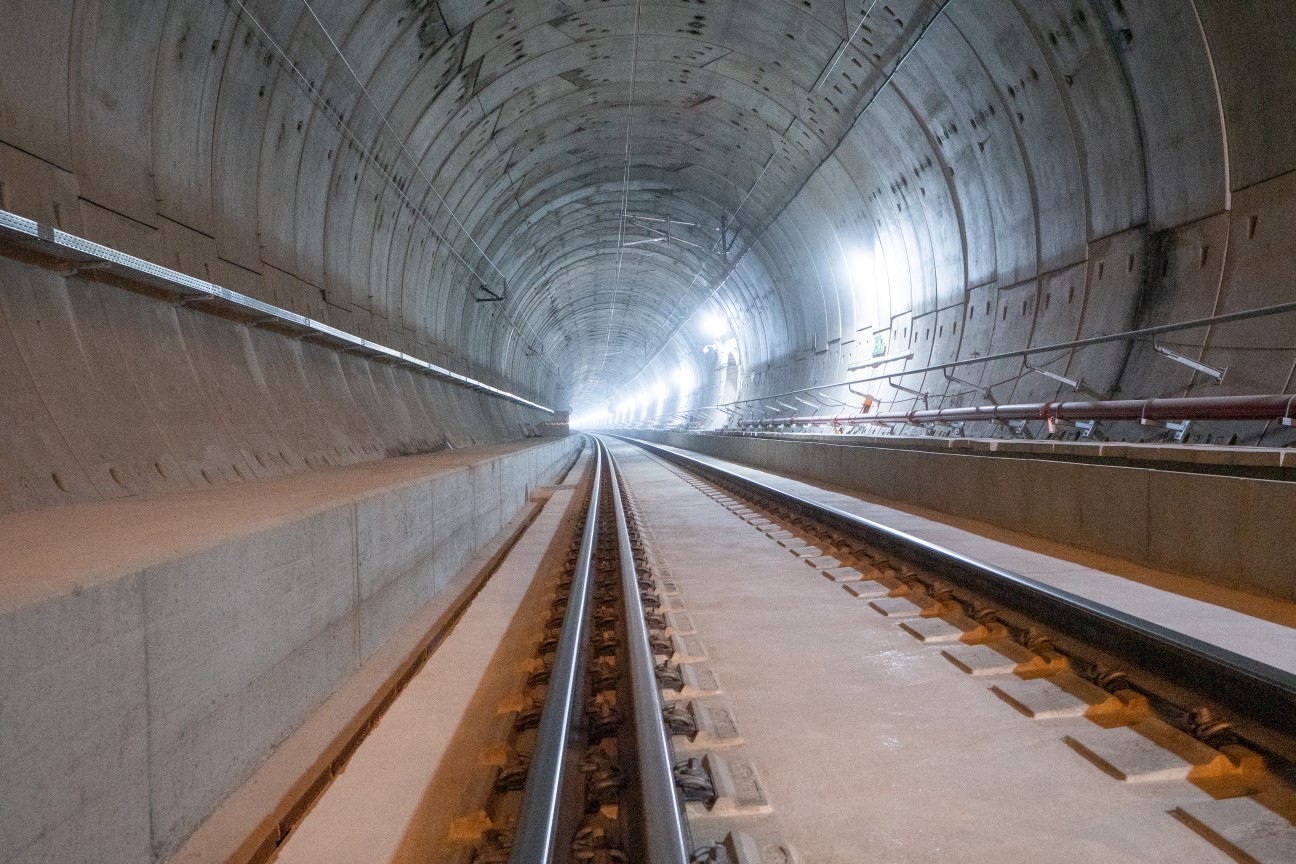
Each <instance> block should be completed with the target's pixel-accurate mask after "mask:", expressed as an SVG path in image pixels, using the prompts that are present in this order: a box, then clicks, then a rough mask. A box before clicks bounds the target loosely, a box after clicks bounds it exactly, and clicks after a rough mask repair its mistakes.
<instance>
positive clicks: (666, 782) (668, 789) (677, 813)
mask: <svg viewBox="0 0 1296 864" xmlns="http://www.w3.org/2000/svg"><path fill="white" fill-rule="evenodd" d="M599 446H600V448H602V450H603V451H604V452H605V453H606V454H607V460H608V473H609V475H610V476H611V479H612V503H613V507H614V509H615V511H616V530H617V544H618V547H619V549H620V553H621V554H620V558H621V590H622V592H623V593H624V594H625V618H626V649H627V650H626V653H627V655H628V658H629V661H630V662H629V667H630V668H629V673H630V693H631V710H632V712H633V716H632V722H633V729H634V736H635V742H634V746H635V755H636V757H637V760H636V761H637V767H638V774H639V796H640V802H639V803H640V807H641V813H642V816H643V846H644V858H643V861H644V862H645V864H688V861H689V853H688V849H689V842H688V832H687V829H686V828H685V827H684V819H683V813H682V809H681V807H680V800H679V792H678V790H677V789H676V787H675V778H674V775H673V773H672V770H671V745H670V740H669V739H668V738H667V736H666V726H665V724H664V723H663V722H662V704H661V691H660V690H659V689H658V684H657V672H656V662H655V659H656V658H655V657H654V655H653V651H652V648H651V645H650V643H649V640H648V623H647V621H646V620H645V619H644V608H643V600H642V599H641V598H640V596H639V573H638V571H637V570H636V568H635V562H634V550H633V549H631V547H630V529H629V526H628V525H627V524H626V516H625V506H624V504H622V502H621V495H620V492H619V490H620V478H619V476H618V473H617V467H616V461H615V460H614V459H613V458H612V453H611V452H610V451H609V450H608V449H607V448H606V446H604V445H603V444H602V442H600V443H599Z"/></svg>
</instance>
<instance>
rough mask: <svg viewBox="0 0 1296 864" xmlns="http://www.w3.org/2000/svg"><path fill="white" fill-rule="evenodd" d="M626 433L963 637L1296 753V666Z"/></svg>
mask: <svg viewBox="0 0 1296 864" xmlns="http://www.w3.org/2000/svg"><path fill="white" fill-rule="evenodd" d="M621 440H623V441H626V442H627V443H631V444H634V445H635V446H637V447H640V448H642V449H644V450H645V451H647V452H649V453H652V454H653V455H654V456H656V457H658V458H660V459H663V460H665V461H666V462H669V463H670V464H672V465H675V466H677V467H679V468H681V469H683V470H684V471H686V472H688V473H689V474H692V475H695V476H697V477H699V478H702V479H704V480H706V481H707V482H709V483H711V484H713V485H715V486H717V487H719V488H721V489H724V490H726V491H728V492H729V493H731V494H733V495H735V496H736V497H738V498H740V499H742V500H743V501H744V502H745V503H747V504H748V505H749V506H751V507H754V508H757V509H758V510H759V511H760V512H762V513H764V514H766V515H768V516H769V517H771V518H772V519H775V520H778V521H779V523H780V524H786V525H791V526H795V527H797V528H798V529H799V530H800V531H801V532H802V533H803V534H805V535H806V537H807V538H808V539H810V540H813V541H814V542H815V543H816V544H818V546H820V547H821V548H822V549H823V550H827V551H836V552H839V553H840V554H841V557H842V558H844V559H847V560H854V561H858V562H859V563H861V564H862V565H863V566H864V567H865V568H867V570H868V571H869V572H872V573H875V574H881V573H882V572H883V571H886V572H889V573H890V574H891V575H890V577H889V578H886V581H885V582H882V583H878V584H879V585H881V586H882V587H886V588H887V589H888V590H887V592H886V593H887V596H890V597H904V596H910V597H912V598H913V599H916V600H919V601H921V604H922V605H923V608H924V610H925V613H924V617H927V618H929V619H931V618H940V616H942V615H944V616H945V617H946V618H950V619H952V621H955V622H956V623H952V624H951V626H953V627H955V628H956V629H960V630H962V632H963V634H964V635H963V638H964V639H965V640H967V639H969V637H968V636H967V634H969V633H970V634H978V635H973V636H971V637H970V641H975V642H979V643H982V644H984V643H986V642H992V641H1000V642H1001V644H1005V645H1006V644H1007V643H1012V644H1015V645H1018V646H1020V647H1021V648H1023V649H1026V650H1033V649H1040V650H1047V651H1048V653H1049V654H1050V655H1051V656H1054V657H1056V658H1057V659H1058V661H1061V660H1062V659H1063V658H1064V657H1065V658H1066V660H1067V663H1068V665H1072V666H1075V667H1076V668H1077V669H1078V670H1080V671H1081V672H1082V673H1083V674H1084V675H1085V676H1086V677H1088V678H1089V679H1090V680H1091V681H1093V682H1095V683H1097V684H1098V685H1099V686H1101V687H1102V688H1103V689H1105V690H1110V691H1112V692H1114V693H1127V694H1129V696H1130V697H1134V696H1135V695H1137V696H1140V697H1143V698H1145V699H1147V700H1149V702H1150V704H1151V705H1152V707H1154V708H1155V710H1156V711H1157V712H1159V713H1160V714H1162V715H1164V717H1165V718H1166V719H1168V720H1170V721H1171V722H1172V723H1173V724H1174V725H1176V726H1178V727H1180V728H1182V729H1183V730H1185V731H1188V732H1190V733H1191V734H1194V735H1195V736H1197V737H1200V738H1201V739H1202V740H1203V741H1206V742H1210V741H1211V740H1213V739H1214V740H1225V739H1227V740H1228V741H1230V742H1237V741H1244V742H1245V743H1246V744H1247V745H1249V746H1251V747H1254V748H1256V749H1257V750H1260V751H1263V752H1264V753H1265V754H1266V755H1267V756H1268V757H1269V758H1270V759H1271V760H1272V762H1273V764H1274V765H1275V766H1277V767H1279V768H1280V770H1284V771H1285V770H1286V767H1285V766H1286V765H1287V764H1290V763H1292V762H1296V758H1294V757H1296V675H1293V674H1291V673H1290V672H1287V671H1285V670H1283V669H1278V668H1275V667H1273V666H1270V665H1267V664H1265V663H1261V662H1259V661H1257V660H1254V659H1252V658H1250V657H1244V656H1242V655H1240V654H1237V653H1234V652H1232V651H1229V650H1226V649H1224V648H1220V647H1218V646H1216V645H1211V644H1209V643H1206V642H1203V641H1201V640H1199V639H1195V638H1193V637H1191V636H1187V635H1184V634H1182V633H1178V632H1175V631H1173V630H1171V629H1168V628H1166V627H1163V626H1160V625H1158V624H1155V623H1152V622H1150V621H1145V620H1142V619H1140V618H1137V617H1135V616H1133V615H1130V614H1127V613H1125V612H1122V611H1119V610H1117V609H1113V608H1111V607H1109V606H1105V605H1103V604H1101V603H1096V602H1094V601H1092V600H1089V599H1086V598H1083V597H1080V596H1078V595H1075V594H1072V593H1070V592H1067V591H1063V590H1061V589H1058V588H1055V587H1053V586H1051V585H1046V584H1044V583H1042V582H1038V581H1036V580H1033V579H1029V578H1027V577H1025V576H1022V575H1020V574H1018V573H1013V572H1011V571H1008V570H1005V569H1002V568H999V567H994V566H991V565H989V564H986V563H984V562H981V561H977V560H975V559H972V558H969V557H967V556H964V555H960V554H958V553H955V552H952V551H950V550H948V549H944V548H941V547H940V546H938V545H936V544H933V543H930V542H928V541H926V540H922V539H920V538H917V537H913V536H910V535H907V534H905V533H903V532H901V531H897V530H895V529H893V528H889V527H887V526H884V525H881V524H878V523H876V522H873V521H870V520H868V519H865V518H863V517H861V516H857V515H855V514H852V513H847V512H845V511H843V510H839V509H836V508H834V507H831V506H828V505H826V504H822V503H819V502H816V501H812V500H809V499H807V498H803V497H800V496H798V495H794V494H792V493H790V492H786V491H783V490H781V489H777V488H775V487H773V486H770V485H767V484H764V483H760V482H757V481H755V480H753V479H751V478H749V477H746V476H743V475H742V474H740V473H738V472H735V471H730V470H726V469H724V468H722V467H719V466H717V465H715V464H712V463H710V462H708V461H706V460H702V459H696V458H694V457H691V456H688V455H685V454H683V453H680V452H678V451H675V450H671V449H669V448H664V447H660V446H658V445H655V444H652V443H650V442H646V441H640V440H637V439H631V438H621ZM870 581H873V580H870ZM911 602H912V601H911ZM916 605H917V604H916ZM947 623H950V622H947ZM960 625H961V626H960Z"/></svg>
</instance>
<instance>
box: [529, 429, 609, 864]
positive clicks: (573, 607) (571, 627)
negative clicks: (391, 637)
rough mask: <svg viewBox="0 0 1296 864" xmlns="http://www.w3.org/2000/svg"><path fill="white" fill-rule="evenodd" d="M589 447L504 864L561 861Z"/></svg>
mask: <svg viewBox="0 0 1296 864" xmlns="http://www.w3.org/2000/svg"><path fill="white" fill-rule="evenodd" d="M599 446H600V445H599V444H598V442H597V441H595V451H594V452H595V458H594V490H593V492H592V493H591V494H590V503H589V511H588V513H587V515H586V517H585V530H584V533H583V534H582V535H581V546H580V553H579V554H578V556H577V558H576V571H575V573H574V574H573V576H572V584H571V594H570V596H569V598H568V600H567V614H566V615H565V616H564V618H563V626H562V631H561V632H560V634H559V637H558V649H557V652H556V653H555V654H554V661H553V669H552V671H551V672H550V673H549V691H548V693H546V694H545V701H544V707H543V708H542V710H541V714H540V727H539V730H538V732H537V735H536V750H535V754H534V755H533V756H532V758H531V765H530V767H529V768H528V769H527V779H526V786H525V787H524V788H523V792H522V808H521V811H520V812H519V814H518V821H517V826H516V828H515V829H514V832H513V848H512V850H511V852H510V853H509V864H552V862H554V861H556V860H565V858H566V856H565V855H562V856H558V855H557V854H556V853H557V851H558V850H557V849H556V844H557V842H558V839H559V838H558V836H557V835H558V829H559V818H558V817H559V809H560V806H561V798H562V791H563V779H564V774H565V769H566V768H567V767H568V764H567V763H568V761H569V760H568V759H567V755H568V749H569V748H568V742H569V741H570V739H571V738H572V737H573V733H574V732H575V731H576V730H577V728H578V726H579V725H580V722H581V713H582V704H583V701H584V700H583V691H584V688H585V660H586V658H587V657H588V654H589V652H588V651H587V650H586V644H587V643H588V641H589V631H590V617H591V616H590V612H591V606H592V602H591V599H592V587H593V581H594V580H593V576H592V571H593V560H594V546H595V544H596V543H597V542H598V513H599V491H600V488H601V486H602V480H603V460H602V459H601V458H600V456H599V450H598V447H599Z"/></svg>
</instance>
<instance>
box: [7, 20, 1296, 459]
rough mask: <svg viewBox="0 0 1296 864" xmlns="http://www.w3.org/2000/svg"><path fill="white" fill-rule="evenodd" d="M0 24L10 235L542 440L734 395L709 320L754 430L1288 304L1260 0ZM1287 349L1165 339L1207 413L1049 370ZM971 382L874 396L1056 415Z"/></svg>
mask: <svg viewBox="0 0 1296 864" xmlns="http://www.w3.org/2000/svg"><path fill="white" fill-rule="evenodd" d="M704 7H705V8H704ZM7 13H8V19H9V21H10V22H11V26H10V27H7V28H6V29H5V32H4V33H3V34H0V49H2V50H3V56H5V57H6V58H8V59H7V62H6V69H5V71H6V74H5V76H4V77H3V79H2V80H0V184H2V185H0V189H2V193H0V194H2V197H3V200H4V202H5V206H6V207H7V208H8V209H12V210H14V211H17V212H20V213H22V214H24V215H28V216H31V217H33V218H37V219H39V220H41V221H43V222H47V223H50V224H58V225H61V226H62V227H64V228H66V229H67V230H70V231H73V232H75V233H82V234H84V235H86V236H89V237H90V238H91V239H95V240H98V241H101V242H104V243H106V244H108V245H112V246H115V247H118V248H122V249H124V250H125V251H128V252H132V253H135V254H139V255H142V256H143V257H146V258H149V259H150V260H154V261H157V262H159V263H162V264H165V265H167V266H175V267H178V268H179V269H181V270H183V271H185V272H188V273H191V274H194V275H197V276H200V277H202V278H209V277H210V278H211V279H212V280H214V281H216V282H218V283H221V284H225V285H228V286H229V287H231V288H234V289H235V290H239V291H243V292H245V293H248V294H251V295H253V296H256V297H260V298H263V299H267V300H270V301H271V302H275V303H277V304H279V305H283V306H286V307H288V308H291V309H294V310H296V311H300V312H302V313H303V314H310V315H312V317H317V318H319V319H321V320H324V321H326V322H328V323H331V324H334V325H336V326H339V327H341V328H342V329H346V330H349V331H352V332H357V333H359V334H360V335H363V336H366V337H369V338H373V339H375V340H376V341H379V342H384V343H387V344H392V345H394V346H396V347H398V348H402V349H404V350H409V351H410V353H413V354H416V355H418V356H423V357H426V358H427V359H430V360H433V361H434V362H442V363H444V364H445V365H449V366H451V367H452V368H456V369H459V370H461V371H465V372H468V373H469V374H476V375H477V376H478V377H482V378H484V379H486V380H488V381H489V382H490V383H495V384H498V385H501V386H505V387H506V388H507V389H513V390H516V391H517V392H520V393H522V394H523V395H526V396H529V397H530V398H534V399H537V400H539V401H541V402H545V403H553V404H554V405H555V406H556V407H566V406H567V405H568V404H572V405H574V406H575V407H576V408H577V409H586V408H590V407H594V406H596V405H598V404H601V403H602V402H603V401H605V400H610V401H611V403H612V404H614V405H615V404H616V403H617V401H618V400H619V399H621V398H623V397H624V396H625V395H628V394H633V393H636V392H646V391H648V390H650V389H651V388H652V385H653V384H654V382H663V383H669V382H671V381H672V379H673V376H674V373H675V372H676V370H677V368H678V367H679V366H681V365H684V366H686V367H687V368H688V369H689V370H690V371H691V372H692V376H693V377H694V378H695V379H696V380H698V381H700V382H702V386H701V387H699V388H697V389H696V390H694V391H692V392H691V393H689V394H685V395H684V396H683V397H678V396H677V395H675V394H672V395H671V396H670V398H669V400H668V404H666V405H664V406H662V407H664V408H675V407H687V406H688V405H692V404H707V403H709V402H711V401H714V400H716V399H717V398H721V397H724V396H726V395H728V396H732V395H734V392H729V393H727V394H726V393H724V392H720V391H719V390H718V388H717V387H716V383H717V377H718V376H717V375H716V369H715V362H714V356H715V355H713V354H703V350H702V349H703V347H704V345H705V344H706V343H707V342H708V341H709V339H710V338H711V337H709V336H707V335H706V334H704V333H703V332H702V330H701V328H699V327H698V326H697V317H698V316H697V315H696V314H695V313H696V312H698V311H699V310H703V311H707V310H709V311H714V312H717V313H719V314H721V315H722V317H723V318H724V319H725V320H726V322H727V326H728V327H729V328H730V329H731V330H732V334H733V336H734V337H735V338H736V340H737V344H738V354H739V358H740V361H741V366H740V369H739V371H740V372H741V380H740V382H738V383H739V384H740V387H738V388H737V392H740V393H741V394H742V395H745V396H752V395H760V394H763V393H773V392H779V391H782V390H786V389H789V388H792V387H797V386H805V385H809V384H816V383H828V382H831V381H835V380H840V379H841V378H842V377H843V376H844V374H845V369H846V367H848V366H849V365H851V364H853V363H858V362H862V361H864V360H868V359H870V358H871V357H872V356H873V353H874V345H875V341H877V342H878V344H880V345H881V346H883V348H882V350H883V352H884V353H885V354H887V355H891V354H903V353H908V352H910V351H911V352H913V357H912V358H910V359H907V360H897V361H894V362H892V363H890V364H887V365H885V366H883V367H880V368H879V369H878V370H876V371H878V372H888V373H896V372H901V371H903V370H904V369H905V368H915V367H919V366H923V365H926V364H928V363H936V362H940V361H944V360H949V359H953V358H967V357H972V356H977V355H984V354H986V353H989V352H994V351H999V350H1003V349H1007V348H1016V347H1021V346H1025V345H1032V344H1043V343H1049V342H1054V341H1061V340H1066V339H1068V338H1074V337H1077V336H1085V335H1091V334H1094V333H1099V332H1112V331H1116V330H1121V329H1126V328H1129V327H1132V326H1135V325H1139V324H1146V323H1156V322H1163V321H1171V320H1180V319H1183V318H1188V317H1195V316H1199V315H1206V314H1211V313H1214V312H1224V311H1232V310H1237V309H1243V308H1250V307H1253V306H1258V305H1264V304H1266V303H1271V302H1275V301H1278V300H1282V299H1291V298H1292V297H1293V296H1296V293H1293V292H1296V288H1294V287H1293V286H1292V283H1291V280H1290V279H1289V278H1287V274H1288V273H1290V272H1291V269H1292V266H1293V264H1296V242H1294V241H1293V239H1292V238H1293V232H1292V231H1291V230H1290V228H1291V226H1292V225H1293V223H1296V213H1293V212H1292V210H1293V208H1294V207H1296V204H1293V202H1294V201H1296V195H1293V194H1292V193H1293V190H1294V187H1296V179H1293V178H1294V177H1296V175H1294V174H1293V169H1296V132H1293V130H1292V127H1291V124H1290V123H1289V122H1288V118H1289V117H1290V116H1291V115H1292V113H1293V110H1294V109H1296V69H1294V68H1293V65H1294V64H1292V63H1290V62H1289V60H1290V46H1291V44H1293V42H1296V10H1294V9H1293V8H1292V6H1291V4H1289V3H1287V2H1285V0H1162V2H1156V3H1152V2H1147V0H1131V2H1122V0H1035V2H1030V3H1024V2H1018V0H980V2H970V0H952V2H943V0H896V2H893V3H872V2H867V3H866V2H863V0H849V2H838V0H807V2H802V3H791V2H786V0H761V2H760V3H758V4H752V3H750V2H741V3H740V2H735V0H712V2H709V3H706V4H700V3H685V2H643V0H637V2H631V0H619V2H606V3H576V4H573V3H570V2H566V3H560V2H557V0H527V2H513V3H496V2H476V0H443V2H434V0H418V2H411V0H369V2H329V3H315V4H313V5H310V6H307V5H306V4H302V3H287V4H284V3H270V2H265V0H248V2H229V3H225V4H222V3H210V2H206V0H175V2H171V3H168V4H166V6H165V9H163V8H161V7H159V8H158V9H156V10H155V14H142V15H141V14H140V12H139V7H138V6H137V5H136V4H129V3H124V2H91V0H79V2H78V0H59V2H54V3H32V2H28V0H12V2H11V3H10V4H9V8H8V9H7ZM334 43H335V44H336V49H335V47H334ZM353 73H354V74H353ZM627 108H629V110H627ZM627 141H628V142H629V145H630V146H629V147H628V148H627V146H626V144H627ZM627 151H628V155H627ZM626 213H629V214H631V215H632V216H649V217H652V218H671V219H673V220H675V221H674V224H675V226H676V227H675V229H674V232H675V233H674V237H675V238H676V239H672V240H669V241H665V242H641V241H649V240H654V238H656V239H660V235H659V234H654V233H653V231H652V229H651V228H650V227H648V226H649V225H650V223H647V222H643V221H636V220H635V219H633V218H631V219H626V218H623V217H624V214H626ZM722 221H723V222H725V224H726V227H727V230H725V231H724V232H720V231H719V230H717V229H718V227H719V226H720V225H721V223H722ZM626 243H639V245H634V246H629V245H624V244H626ZM490 295H495V296H498V297H503V300H502V301H500V302H479V300H482V299H486V300H490V299H491V296H490ZM16 314H19V315H24V314H28V313H26V312H23V311H18V312H17V313H16ZM1290 327H1291V323H1290V320H1289V319H1287V318H1272V319H1261V320H1257V321H1250V322H1245V323H1238V324H1233V325H1227V326H1218V327H1212V328H1209V329H1208V330H1203V331H1202V332H1186V333H1181V334H1178V336H1177V337H1176V338H1175V339H1173V340H1172V341H1173V342H1174V343H1175V344H1176V345H1177V350H1180V351H1181V352H1183V353H1186V354H1189V355H1190V356H1193V357H1195V358H1200V359H1202V360H1204V361H1206V362H1208V363H1211V364H1213V365H1216V366H1220V367H1222V366H1225V365H1227V366H1228V367H1229V370H1230V371H1229V376H1228V378H1227V380H1226V382H1225V383H1224V385H1223V386H1216V385H1214V384H1213V383H1211V381H1210V379H1208V378H1206V377H1204V376H1202V375H1194V374H1193V373H1192V372H1191V371H1190V370H1188V369H1187V368H1186V367H1183V366H1179V365H1177V364H1175V363H1173V362H1172V361H1169V360H1167V359H1165V358H1163V357H1160V356H1157V355H1155V354H1154V353H1153V352H1152V351H1151V347H1150V344H1149V343H1147V342H1141V343H1138V344H1136V345H1134V346H1133V348H1132V349H1131V348H1129V347H1128V346H1122V345H1109V346H1102V347H1093V348H1088V349H1084V350H1082V351H1076V352H1066V353H1065V354H1064V355H1061V356H1054V357H1042V358H1037V360H1036V362H1038V363H1040V364H1043V365H1045V366H1046V367H1047V368H1049V369H1050V370H1052V371H1055V372H1059V373H1062V374H1065V375H1070V376H1072V377H1079V378H1083V379H1084V381H1085V382H1086V384H1087V385H1088V386H1089V387H1091V388H1092V389H1094V390H1095V391H1098V392H1102V393H1108V394H1111V395H1113V396H1126V397H1131V396H1155V395H1177V394H1185V393H1187V394H1193V395H1200V394H1217V393H1218V394H1224V393H1245V392H1260V391H1283V390H1285V389H1290V388H1291V387H1292V371H1293V369H1294V368H1296V346H1293V345H1292V343H1291V340H1290V338H1289V333H1290ZM879 340H880V341H879ZM644 369H646V371H644V372H643V373H642V374H639V373H640V370H644ZM240 371H241V374H243V375H244V376H246V377H249V378H251V377H254V376H255V374H256V372H255V370H253V369H251V368H245V369H242V370H240ZM957 376H958V378H960V379H962V380H959V381H955V380H949V379H946V378H945V377H944V376H943V375H942V374H940V373H935V374H925V375H919V374H914V375H911V376H908V377H900V378H897V379H896V383H897V384H901V385H902V386H906V387H910V388H913V389H916V390H921V391H923V392H926V393H928V394H929V400H930V401H931V402H932V403H933V404H938V405H939V404H945V405H955V404H968V403H972V402H984V401H986V395H985V392H984V391H985V389H986V388H989V389H990V392H991V394H992V398H994V399H996V400H998V401H1000V402H1007V401H1036V400H1045V399H1054V398H1058V397H1059V396H1066V395H1068V394H1069V392H1070V391H1069V390H1067V388H1065V387H1063V386H1062V385H1059V384H1058V383H1057V382H1055V381H1051V380H1050V379H1047V378H1045V377H1043V376H1041V375H1036V374H1030V373H1029V372H1028V371H1027V370H1025V368H1024V366H1023V364H1022V362H1021V361H1020V360H1012V361H1004V362H1001V363H995V364H987V365H981V366H971V367H967V368H966V369H963V370H960V371H959V372H958V373H957ZM872 389H874V390H875V391H876V394H877V395H878V396H879V398H880V400H881V401H882V403H883V407H887V406H888V405H889V404H890V403H896V404H898V405H909V404H913V397H912V396H910V395H908V394H905V393H904V392H902V391H899V390H895V389H893V388H891V387H890V386H888V385H885V384H879V385H876V386H875V387H873V388H872ZM838 395H844V393H839V394H838ZM654 410H656V406H654ZM1127 431H1130V430H1127ZM1133 431H1135V432H1136V431H1137V430H1133ZM1263 431H1265V430H1264V429H1262V428H1260V427H1257V426H1255V425H1254V424H1251V425H1239V424H1215V425H1208V424H1204V425H1202V426H1201V427H1199V430H1198V433H1197V434H1200V435H1203V436H1206V435H1212V436H1222V437H1225V438H1227V437H1228V436H1229V435H1231V434H1233V433H1235V432H1240V433H1241V434H1242V436H1243V437H1244V438H1246V439H1248V440H1254V439H1255V438H1256V437H1257V436H1258V435H1260V434H1261V433H1262V432H1263ZM501 434H503V433H501ZM1290 435H1291V433H1290V432H1283V431H1282V430H1272V431H1271V434H1270V437H1269V438H1268V439H1266V443H1275V442H1276V443H1282V441H1283V440H1285V437H1284V436H1286V437H1290ZM343 449H346V448H345V447H344V448H343ZM46 473H48V472H46Z"/></svg>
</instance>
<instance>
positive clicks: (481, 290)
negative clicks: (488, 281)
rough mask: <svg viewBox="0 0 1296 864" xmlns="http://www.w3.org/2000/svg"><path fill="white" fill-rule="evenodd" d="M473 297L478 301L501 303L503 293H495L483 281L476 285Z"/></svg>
mask: <svg viewBox="0 0 1296 864" xmlns="http://www.w3.org/2000/svg"><path fill="white" fill-rule="evenodd" d="M473 299H474V300H476V301H477V302H478V303H503V302H504V295H503V294H497V293H495V292H494V291H492V290H491V289H489V288H487V287H486V285H485V283H482V284H479V285H478V286H477V293H476V294H475V295H474V296H473Z"/></svg>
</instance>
